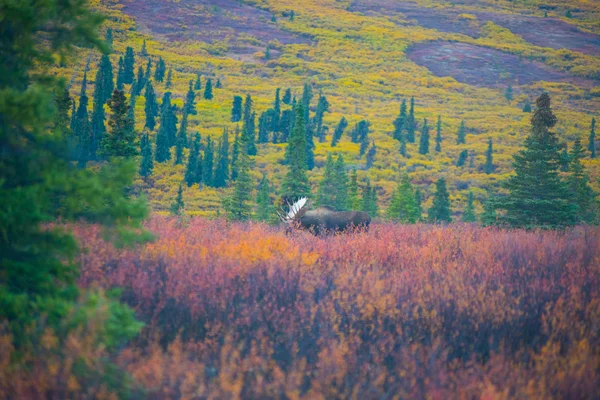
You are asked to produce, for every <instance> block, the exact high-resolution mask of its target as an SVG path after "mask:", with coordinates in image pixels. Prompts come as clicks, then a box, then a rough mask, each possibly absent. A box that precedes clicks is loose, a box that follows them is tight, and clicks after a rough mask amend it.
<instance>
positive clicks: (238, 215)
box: [223, 142, 254, 221]
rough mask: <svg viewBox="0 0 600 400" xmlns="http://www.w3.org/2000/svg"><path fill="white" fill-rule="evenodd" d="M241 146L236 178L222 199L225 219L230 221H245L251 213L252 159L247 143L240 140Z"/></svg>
mask: <svg viewBox="0 0 600 400" xmlns="http://www.w3.org/2000/svg"><path fill="white" fill-rule="evenodd" d="M241 146H242V148H241V149H240V155H239V157H238V160H237V166H236V169H237V171H238V176H237V179H236V180H235V183H234V184H233V188H232V190H231V193H230V195H229V196H226V197H225V198H224V199H223V208H224V209H225V212H226V213H227V219H228V220H230V221H247V220H248V219H250V217H251V215H252V204H251V202H250V199H251V196H252V187H253V186H254V185H253V183H252V176H251V175H250V171H251V170H252V164H253V163H252V160H251V159H250V156H249V155H248V149H247V148H245V147H246V146H247V143H244V142H241Z"/></svg>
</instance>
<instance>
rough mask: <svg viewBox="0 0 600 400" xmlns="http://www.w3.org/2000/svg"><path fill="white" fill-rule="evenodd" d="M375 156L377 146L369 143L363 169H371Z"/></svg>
mask: <svg viewBox="0 0 600 400" xmlns="http://www.w3.org/2000/svg"><path fill="white" fill-rule="evenodd" d="M376 155H377V146H376V145H375V142H373V143H371V147H370V148H369V151H367V160H366V163H365V167H366V168H367V169H371V168H373V163H375V156H376Z"/></svg>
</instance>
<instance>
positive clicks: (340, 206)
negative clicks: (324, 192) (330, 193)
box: [334, 154, 349, 211]
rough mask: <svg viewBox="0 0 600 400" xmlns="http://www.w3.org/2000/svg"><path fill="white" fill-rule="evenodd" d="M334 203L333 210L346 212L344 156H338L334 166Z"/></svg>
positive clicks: (347, 204)
mask: <svg viewBox="0 0 600 400" xmlns="http://www.w3.org/2000/svg"><path fill="white" fill-rule="evenodd" d="M334 182H335V202H334V208H335V209H336V210H339V211H343V210H347V209H348V206H349V203H348V174H346V163H345V162H344V156H343V155H341V154H340V155H338V157H337V159H336V160H335V165H334Z"/></svg>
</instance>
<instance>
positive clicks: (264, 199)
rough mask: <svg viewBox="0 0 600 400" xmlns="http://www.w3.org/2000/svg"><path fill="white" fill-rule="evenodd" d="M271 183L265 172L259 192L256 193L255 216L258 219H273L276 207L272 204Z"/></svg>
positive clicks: (266, 220) (263, 220)
mask: <svg viewBox="0 0 600 400" xmlns="http://www.w3.org/2000/svg"><path fill="white" fill-rule="evenodd" d="M271 192H272V188H271V184H270V183H269V181H268V180H267V176H266V175H265V174H263V176H262V179H261V180H260V184H259V185H258V192H257V194H256V213H255V218H256V220H257V221H262V222H271V221H273V215H274V214H275V209H274V207H273V204H271Z"/></svg>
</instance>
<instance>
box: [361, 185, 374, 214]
mask: <svg viewBox="0 0 600 400" xmlns="http://www.w3.org/2000/svg"><path fill="white" fill-rule="evenodd" d="M361 208H362V211H364V212H366V213H368V214H369V215H370V216H371V218H375V217H377V212H378V206H377V190H376V189H375V188H374V187H371V180H370V179H369V178H367V182H366V184H365V187H364V188H363V191H362V202H361Z"/></svg>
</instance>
